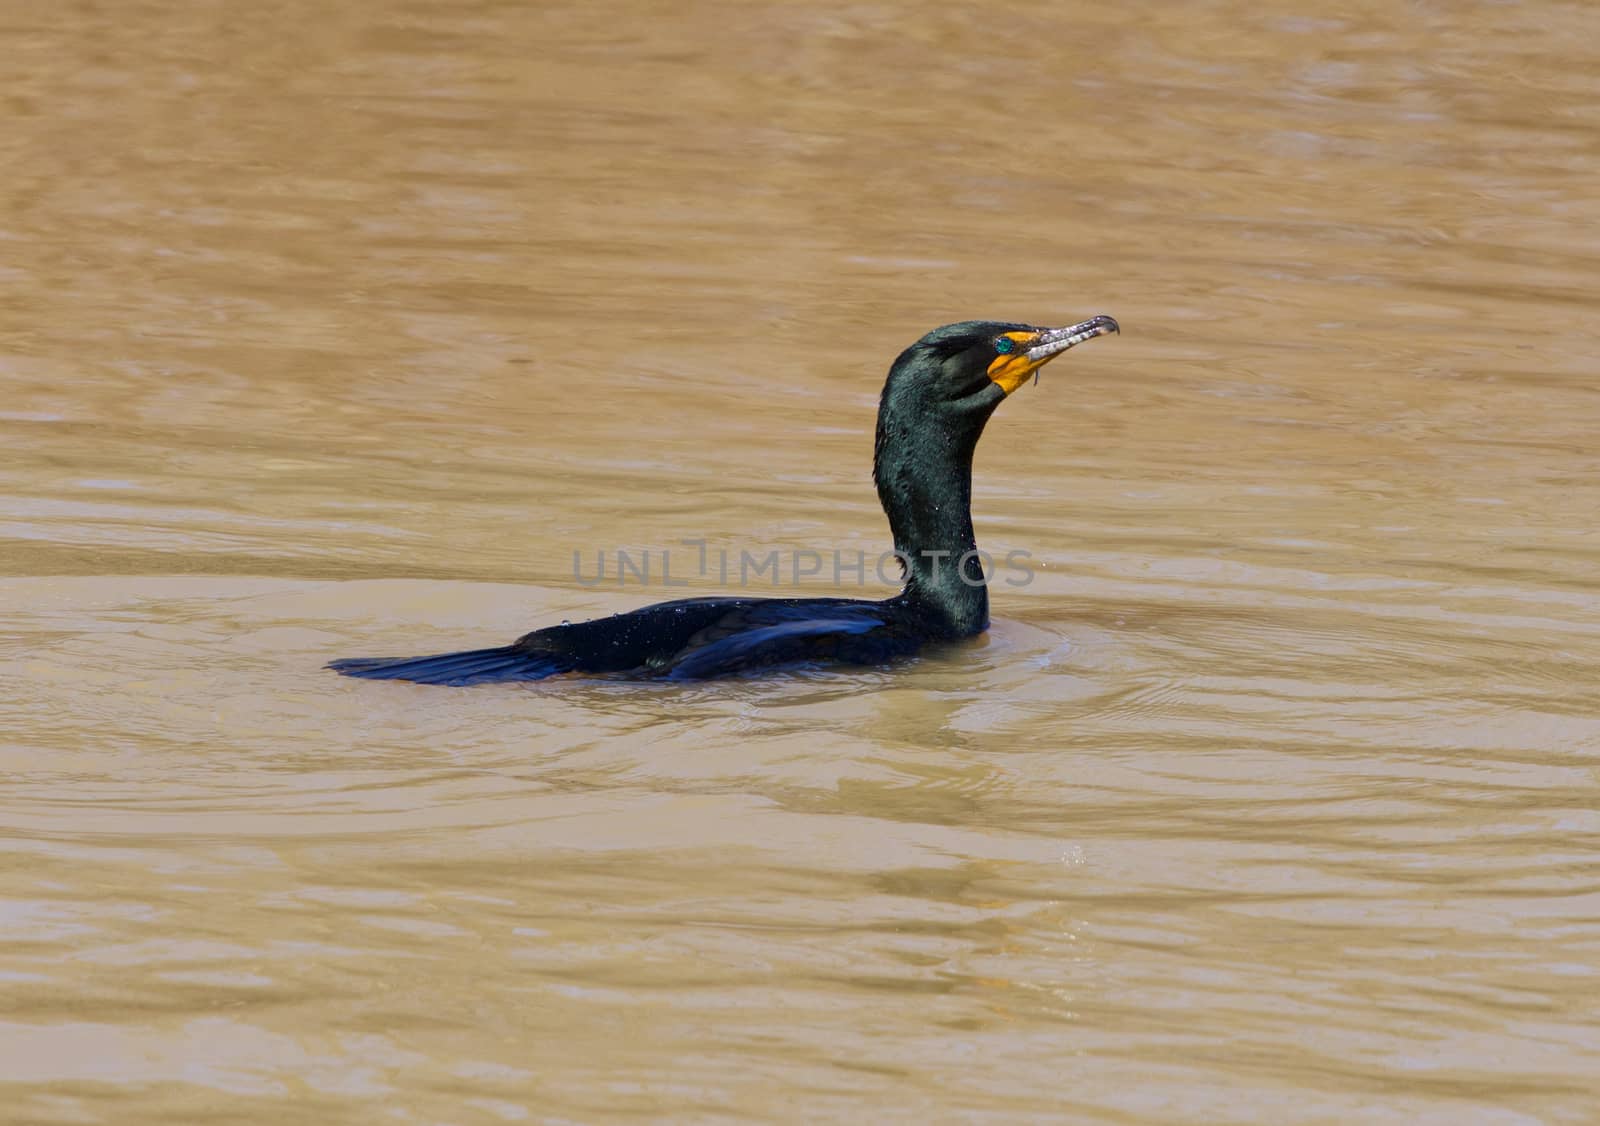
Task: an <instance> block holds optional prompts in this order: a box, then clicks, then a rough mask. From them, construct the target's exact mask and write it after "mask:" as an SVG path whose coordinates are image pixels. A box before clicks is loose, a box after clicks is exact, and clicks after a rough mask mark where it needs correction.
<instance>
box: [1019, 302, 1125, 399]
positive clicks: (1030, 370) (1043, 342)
mask: <svg viewBox="0 0 1600 1126" xmlns="http://www.w3.org/2000/svg"><path fill="white" fill-rule="evenodd" d="M1121 331H1122V329H1121V328H1120V327H1118V325H1117V322H1116V321H1115V320H1113V319H1112V318H1110V317H1106V316H1099V317H1090V318H1089V319H1088V320H1086V321H1083V322H1081V323H1079V324H1075V325H1068V326H1067V327H1066V328H1047V329H1041V330H1039V331H1038V332H1008V333H1006V335H1007V336H1009V337H1010V338H1011V339H1012V340H1015V341H1016V342H1017V350H1016V351H1015V352H1010V353H1008V354H1006V355H1004V356H999V357H997V358H996V359H995V361H994V363H992V364H990V365H989V378H990V379H992V380H994V381H995V382H996V383H998V384H999V385H1000V389H1001V390H1002V391H1004V392H1005V393H1006V394H1007V395H1009V394H1011V393H1012V392H1013V391H1015V390H1016V389H1017V388H1018V387H1021V386H1022V385H1023V384H1024V383H1026V382H1027V381H1028V376H1030V375H1031V376H1033V377H1034V379H1035V380H1037V379H1038V378H1039V369H1040V368H1042V367H1044V365H1045V364H1047V363H1049V362H1050V361H1051V360H1053V359H1055V358H1056V357H1057V356H1059V355H1061V353H1063V352H1065V351H1066V350H1067V349H1068V348H1072V347H1075V346H1076V345H1079V344H1082V343H1083V342H1084V341H1085V340H1092V339H1093V338H1094V337H1096V336H1104V335H1106V334H1107V333H1108V332H1119V333H1120V332H1121Z"/></svg>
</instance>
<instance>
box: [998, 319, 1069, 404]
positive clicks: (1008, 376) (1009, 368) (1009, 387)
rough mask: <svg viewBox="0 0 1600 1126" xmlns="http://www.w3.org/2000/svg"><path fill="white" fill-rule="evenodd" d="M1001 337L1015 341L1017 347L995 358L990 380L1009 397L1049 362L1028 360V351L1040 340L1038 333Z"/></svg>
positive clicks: (1008, 333)
mask: <svg viewBox="0 0 1600 1126" xmlns="http://www.w3.org/2000/svg"><path fill="white" fill-rule="evenodd" d="M1001 336H1003V337H1004V338H1005V339H1007V340H1010V341H1013V342H1014V343H1015V344H1016V347H1015V348H1014V349H1013V350H1012V351H1010V352H1007V353H1006V354H1005V355H1004V356H996V357H995V359H994V363H992V364H990V365H989V378H990V379H992V380H994V381H995V382H996V383H997V384H999V385H1000V390H1002V391H1004V392H1005V393H1006V394H1007V395H1009V394H1011V392H1013V391H1015V390H1016V389H1017V388H1018V387H1021V386H1022V385H1023V384H1024V383H1026V382H1028V377H1029V376H1030V375H1032V374H1033V373H1034V372H1035V371H1037V370H1038V369H1039V368H1040V367H1042V366H1043V365H1044V364H1045V363H1047V362H1049V361H1048V359H1046V360H1030V359H1028V349H1029V348H1031V347H1032V346H1033V342H1034V341H1035V340H1037V339H1038V337H1039V334H1038V333H1036V332H1005V333H1001ZM1050 358H1051V359H1053V358H1054V357H1050Z"/></svg>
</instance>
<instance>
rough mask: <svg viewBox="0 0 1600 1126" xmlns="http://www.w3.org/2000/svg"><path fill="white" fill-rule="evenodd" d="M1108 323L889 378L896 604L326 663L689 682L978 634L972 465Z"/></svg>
mask: <svg viewBox="0 0 1600 1126" xmlns="http://www.w3.org/2000/svg"><path fill="white" fill-rule="evenodd" d="M1120 331H1121V330H1120V329H1119V327H1118V326H1117V322H1116V321H1115V320H1113V319H1112V318H1110V317H1106V316H1098V317H1091V318H1090V319H1089V320H1086V321H1083V322H1081V323H1079V324H1074V325H1068V326H1066V327H1065V328H1038V327H1035V326H1033V325H1026V324H1014V323H1009V322H1001V321H962V322H960V323H959V324H949V325H945V326H943V327H942V328H936V329H934V330H933V331H932V332H930V333H928V334H927V335H926V336H924V337H923V338H922V339H921V340H918V341H917V342H916V343H915V344H913V345H911V346H910V347H909V348H907V349H906V350H905V351H904V352H902V353H900V356H899V358H897V359H896V360H895V361H894V364H893V365H892V366H891V367H890V368H889V378H888V380H887V381H886V382H885V383H884V385H883V395H882V397H881V398H880V400H879V403H878V430H877V441H876V445H875V454H874V457H873V466H872V476H873V480H874V482H875V483H876V484H877V487H878V499H879V501H880V502H882V504H883V511H884V513H885V515H887V516H888V518H889V530H890V533H891V534H892V535H893V537H894V547H895V553H896V555H897V556H898V557H899V558H900V560H901V561H902V564H903V566H904V569H905V583H904V586H903V587H902V589H901V591H900V593H899V594H897V595H895V596H894V597H892V598H888V599H883V600H878V601H875V600H868V599H853V598H683V599H678V600H675V601H672V602H660V603H657V604H655V605H653V606H645V607H643V608H641V609H638V610H631V611H629V612H627V613H624V614H615V615H612V616H611V617H607V618H595V619H593V620H591V621H586V622H572V623H568V622H563V623H562V624H560V625H555V626H547V627H545V628H544V629H539V630H534V631H533V632H532V633H530V634H527V635H525V636H523V637H521V638H518V639H517V640H516V641H514V642H512V643H511V644H510V645H502V646H498V647H495V648H491V649H471V650H467V651H465V652H460V653H441V654H437V655H434V656H430V657H399V658H388V657H354V658H346V659H344V660H337V661H333V662H330V663H329V665H328V667H329V668H330V669H334V670H336V671H338V672H341V673H343V674H344V675H345V676H356V677H366V678H368V679H374V680H409V681H415V682H417V683H419V684H443V685H466V684H484V683H489V682H495V681H516V680H542V679H544V678H545V677H550V676H556V675H559V674H563V673H578V674H583V673H588V674H623V675H629V676H636V677H652V678H658V677H659V678H671V679H679V680H695V679H703V678H709V677H716V676H724V675H728V674H731V673H739V672H744V671H747V670H751V669H760V668H769V667H772V666H776V665H788V664H797V663H810V662H817V663H834V664H845V665H873V664H881V663H883V662H886V661H890V660H892V659H894V658H896V657H904V656H909V655H911V654H913V653H916V652H917V651H918V650H920V649H921V648H922V647H923V646H924V645H925V644H927V643H929V642H939V641H953V640H956V639H959V638H963V637H971V636H973V635H975V634H979V633H982V632H983V631H984V629H986V628H987V627H988V625H989V592H988V587H987V585H986V582H985V575H984V568H983V560H982V557H981V556H979V554H978V552H977V541H976V539H975V538H974V536H973V531H972V453H973V450H974V449H975V448H976V446H977V444H978V438H979V437H980V436H981V435H982V434H983V428H984V425H985V424H986V423H987V422H988V421H989V416H990V415H991V414H993V413H994V409H995V408H996V407H998V406H999V405H1000V403H1001V402H1002V401H1004V400H1005V399H1006V397H1007V396H1009V395H1011V394H1013V393H1015V392H1016V391H1017V389H1018V388H1020V387H1021V386H1022V385H1023V384H1024V383H1026V382H1027V380H1028V378H1029V377H1030V376H1031V377H1033V379H1034V380H1035V382H1037V380H1038V372H1039V369H1040V368H1041V367H1043V366H1044V365H1045V364H1047V363H1049V362H1050V361H1051V360H1053V359H1055V358H1056V357H1057V356H1059V355H1061V354H1062V353H1063V352H1065V351H1066V350H1067V349H1069V348H1072V347H1074V346H1075V345H1078V344H1081V343H1083V342H1084V341H1085V340H1090V339H1092V338H1094V337H1096V336H1104V335H1105V334H1106V333H1111V332H1120Z"/></svg>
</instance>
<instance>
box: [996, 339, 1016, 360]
mask: <svg viewBox="0 0 1600 1126" xmlns="http://www.w3.org/2000/svg"><path fill="white" fill-rule="evenodd" d="M1016 346H1017V342H1016V341H1015V340H1013V339H1011V337H1009V336H1002V337H1000V339H998V340H996V341H995V342H994V350H995V351H996V352H999V353H1000V354H1001V355H1002V356H1003V355H1005V354H1006V353H1007V352H1010V351H1011V350H1012V349H1014V348H1016Z"/></svg>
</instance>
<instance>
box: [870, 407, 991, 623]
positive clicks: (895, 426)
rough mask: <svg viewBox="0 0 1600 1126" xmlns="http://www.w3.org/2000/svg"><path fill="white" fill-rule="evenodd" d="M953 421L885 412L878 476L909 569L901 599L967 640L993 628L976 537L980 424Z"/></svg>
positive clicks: (880, 495)
mask: <svg viewBox="0 0 1600 1126" xmlns="http://www.w3.org/2000/svg"><path fill="white" fill-rule="evenodd" d="M986 417H987V416H985V418H986ZM948 421H949V423H950V424H949V425H939V424H938V423H937V422H935V424H933V425H930V424H929V421H928V420H926V419H920V420H918V421H917V423H916V424H914V425H912V424H907V423H905V422H904V420H902V419H899V418H897V417H895V415H894V412H892V411H889V410H885V411H882V412H880V414H879V418H878V448H877V457H876V459H875V462H874V466H873V477H874V479H875V480H876V482H877V486H878V499H879V500H881V501H882V502H883V510H884V512H885V513H886V514H887V515H888V517H889V530H890V532H891V533H892V534H893V536H894V547H895V551H896V552H897V553H899V555H900V558H901V559H902V560H903V561H904V563H905V566H906V586H905V591H904V592H903V594H902V595H901V597H902V598H903V599H904V600H905V601H906V602H908V603H910V604H911V605H912V606H913V607H914V608H916V609H917V610H918V611H919V612H921V613H922V614H924V615H926V616H927V618H928V620H929V624H930V625H931V626H932V627H933V628H934V629H936V630H937V631H938V632H940V633H943V634H945V635H946V636H948V637H970V636H972V635H973V634H976V633H981V632H982V631H983V629H984V628H985V627H986V626H988V624H989V591H988V587H987V585H986V584H985V582H984V578H983V575H984V567H983V563H982V561H981V559H980V557H979V556H978V555H977V554H976V553H977V546H978V545H977V540H976V538H975V537H974V535H973V531H972V452H973V449H974V447H975V446H976V445H977V443H978V436H979V434H981V433H982V430H983V420H982V419H980V420H978V421H977V423H976V425H973V424H972V419H971V418H970V417H967V418H951V419H949V420H948Z"/></svg>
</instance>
